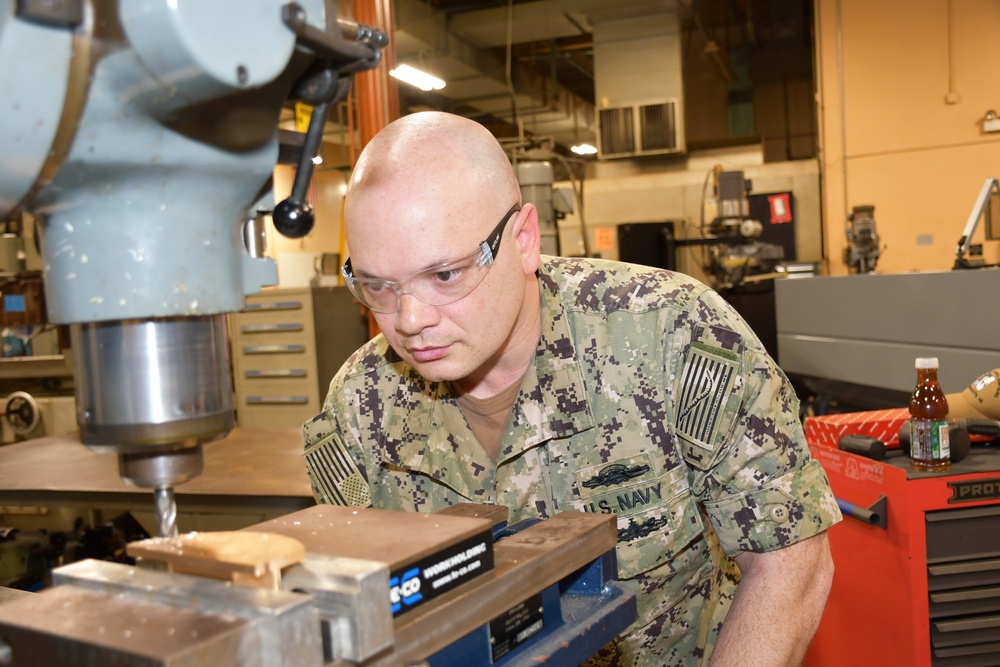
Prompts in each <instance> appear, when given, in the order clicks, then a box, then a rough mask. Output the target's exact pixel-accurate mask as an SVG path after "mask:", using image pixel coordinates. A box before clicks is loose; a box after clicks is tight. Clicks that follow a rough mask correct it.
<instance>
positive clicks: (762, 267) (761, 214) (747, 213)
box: [618, 171, 815, 357]
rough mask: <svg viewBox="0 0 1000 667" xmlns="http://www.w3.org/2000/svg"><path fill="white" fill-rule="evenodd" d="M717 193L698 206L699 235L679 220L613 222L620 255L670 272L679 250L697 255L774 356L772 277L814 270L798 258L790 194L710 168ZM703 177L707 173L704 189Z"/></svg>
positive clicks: (775, 331)
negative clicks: (682, 232)
mask: <svg viewBox="0 0 1000 667" xmlns="http://www.w3.org/2000/svg"><path fill="white" fill-rule="evenodd" d="M712 175H714V176H715V177H717V179H718V190H717V191H718V196H717V197H715V198H712V201H708V199H709V198H708V197H707V196H706V202H707V203H706V205H705V206H703V210H707V211H710V213H706V219H709V218H710V221H708V222H704V223H702V225H700V227H701V229H702V231H703V234H702V235H701V236H699V237H694V238H687V239H685V238H678V236H677V229H678V227H680V223H678V222H674V221H666V222H632V223H626V224H622V225H619V226H618V252H619V258H620V259H621V260H622V261H625V262H632V263H634V264H641V265H644V266H654V267H659V268H664V269H669V270H671V271H676V270H677V267H678V261H677V260H678V254H679V253H681V252H690V253H694V255H695V256H696V257H698V261H699V263H701V264H702V269H703V270H704V271H705V273H706V275H707V276H708V277H709V279H710V281H711V286H712V287H713V288H715V289H716V290H717V291H718V292H719V293H720V294H721V295H722V297H723V298H725V299H726V300H727V301H728V302H729V303H730V304H732V305H733V307H734V308H736V310H737V311H738V312H739V313H740V315H742V316H743V318H744V319H745V320H747V322H748V323H749V324H750V327H751V328H752V329H753V330H754V332H755V333H756V334H757V336H758V337H759V338H760V339H761V342H762V343H763V344H764V347H765V349H767V351H768V353H769V354H771V355H772V356H775V357H776V356H777V327H776V324H775V306H774V278H775V277H778V276H780V277H784V276H789V277H792V276H801V275H812V273H813V272H814V270H815V266H814V265H813V264H810V263H799V262H797V261H796V257H797V255H796V249H795V224H796V218H795V195H794V193H792V192H790V191H779V192H767V193H758V194H751V193H750V190H751V183H750V181H748V180H746V179H745V178H744V177H743V172H740V171H713V172H711V173H710V176H712ZM708 182H709V181H708V179H706V188H707V183H708Z"/></svg>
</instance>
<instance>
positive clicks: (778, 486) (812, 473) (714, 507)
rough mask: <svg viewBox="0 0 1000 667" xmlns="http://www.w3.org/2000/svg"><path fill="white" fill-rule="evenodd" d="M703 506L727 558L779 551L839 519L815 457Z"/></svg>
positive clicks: (833, 500)
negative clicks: (799, 465) (742, 554)
mask: <svg viewBox="0 0 1000 667" xmlns="http://www.w3.org/2000/svg"><path fill="white" fill-rule="evenodd" d="M704 508H705V512H706V514H707V515H708V519H709V521H711V523H712V526H713V528H714V529H715V532H716V534H717V535H718V537H719V541H720V543H721V544H722V548H723V549H724V550H725V552H726V554H727V555H729V556H736V555H738V554H739V553H740V552H742V551H755V552H762V551H773V550H774V549H780V548H782V547H786V546H788V545H789V544H793V543H795V542H800V541H802V540H804V539H806V538H807V537H812V536H813V535H817V534H819V533H821V532H823V531H824V530H826V529H827V528H829V527H831V526H833V525H834V524H836V523H837V522H838V521H840V519H841V514H840V509H839V508H838V507H837V501H836V499H835V498H834V497H833V491H831V489H830V483H829V481H828V480H827V477H826V472H825V471H824V470H823V467H822V466H821V465H820V464H819V462H818V461H815V460H810V461H809V462H808V463H806V465H805V466H804V467H803V468H801V469H800V470H796V471H794V472H791V473H788V474H786V475H783V476H781V477H778V478H775V479H772V480H770V481H769V482H768V483H767V485H766V486H763V487H760V488H757V489H754V490H752V491H750V492H748V493H746V494H743V495H728V496H723V497H721V498H719V499H718V500H713V501H707V502H705V503H704Z"/></svg>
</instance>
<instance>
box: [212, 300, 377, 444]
mask: <svg viewBox="0 0 1000 667" xmlns="http://www.w3.org/2000/svg"><path fill="white" fill-rule="evenodd" d="M230 318H231V319H230V340H231V341H232V352H233V376H234V384H235V390H236V421H237V424H239V426H241V427H243V428H297V427H299V426H301V425H302V422H304V421H305V420H307V419H309V418H310V417H312V416H313V415H316V414H318V413H319V411H320V409H321V408H322V406H323V400H324V399H325V397H326V391H327V387H328V386H329V384H330V380H331V379H332V378H333V376H334V374H335V373H336V372H337V370H338V369H339V368H340V366H341V364H343V363H344V361H345V360H346V359H347V357H348V356H350V354H351V353H352V352H354V351H355V350H356V349H357V348H359V347H360V346H361V345H363V344H364V343H365V341H366V340H367V337H368V328H367V321H366V318H365V316H364V314H363V312H362V311H361V309H360V306H359V305H358V304H357V303H356V302H355V301H354V299H353V297H352V296H351V293H350V292H349V291H348V290H347V288H346V287H340V286H338V287H306V288H295V289H275V290H267V291H265V292H262V293H260V294H254V295H252V296H249V297H247V305H246V308H245V309H244V310H242V311H241V312H239V313H233V314H232V315H231V316H230Z"/></svg>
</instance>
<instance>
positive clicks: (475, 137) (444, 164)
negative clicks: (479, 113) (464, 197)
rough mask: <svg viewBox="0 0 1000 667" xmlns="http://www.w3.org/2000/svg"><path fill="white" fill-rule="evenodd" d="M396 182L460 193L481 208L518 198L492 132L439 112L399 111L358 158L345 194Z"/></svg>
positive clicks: (435, 192)
mask: <svg viewBox="0 0 1000 667" xmlns="http://www.w3.org/2000/svg"><path fill="white" fill-rule="evenodd" d="M401 185H405V186H406V187H407V188H412V189H414V190H418V191H420V192H423V193H426V194H428V195H430V196H435V197H440V198H441V199H442V200H443V201H447V200H449V199H453V198H455V196H456V193H459V192H465V193H468V194H470V195H474V196H475V197H476V199H477V201H478V203H479V205H481V206H486V207H494V208H503V207H509V206H510V204H511V203H512V202H517V201H520V188H519V186H518V183H517V178H516V176H515V175H514V170H513V168H512V167H511V164H510V161H509V160H508V159H507V155H506V154H505V153H504V151H503V148H501V146H500V144H499V143H497V140H496V139H495V138H494V137H493V135H492V134H490V132H489V131H488V130H487V129H486V128H485V127H483V126H482V125H480V124H479V123H476V122H475V121H471V120H469V119H467V118H462V117H461V116H456V115H453V114H448V113H442V112H438V111H427V112H422V113H416V114H411V115H408V116H404V117H403V118H401V119H399V120H397V121H395V122H393V123H391V124H389V125H388V126H387V127H386V128H385V129H383V130H382V131H381V132H380V133H379V134H378V135H376V136H375V138H374V139H372V141H371V142H370V143H369V144H368V145H367V146H366V147H365V150H364V151H363V152H362V153H361V156H360V158H359V159H358V163H357V165H356V166H355V168H354V172H353V174H352V176H351V180H350V183H349V184H348V189H347V198H348V201H350V199H351V197H352V196H361V195H363V194H364V193H365V192H366V191H369V190H374V191H376V192H377V191H379V190H381V189H382V188H387V187H399V186H401Z"/></svg>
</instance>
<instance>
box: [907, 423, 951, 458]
mask: <svg viewBox="0 0 1000 667" xmlns="http://www.w3.org/2000/svg"><path fill="white" fill-rule="evenodd" d="M910 458H911V459H917V460H918V461H944V460H947V459H950V458H951V447H950V446H949V441H948V422H947V421H938V420H933V419H911V420H910Z"/></svg>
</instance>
